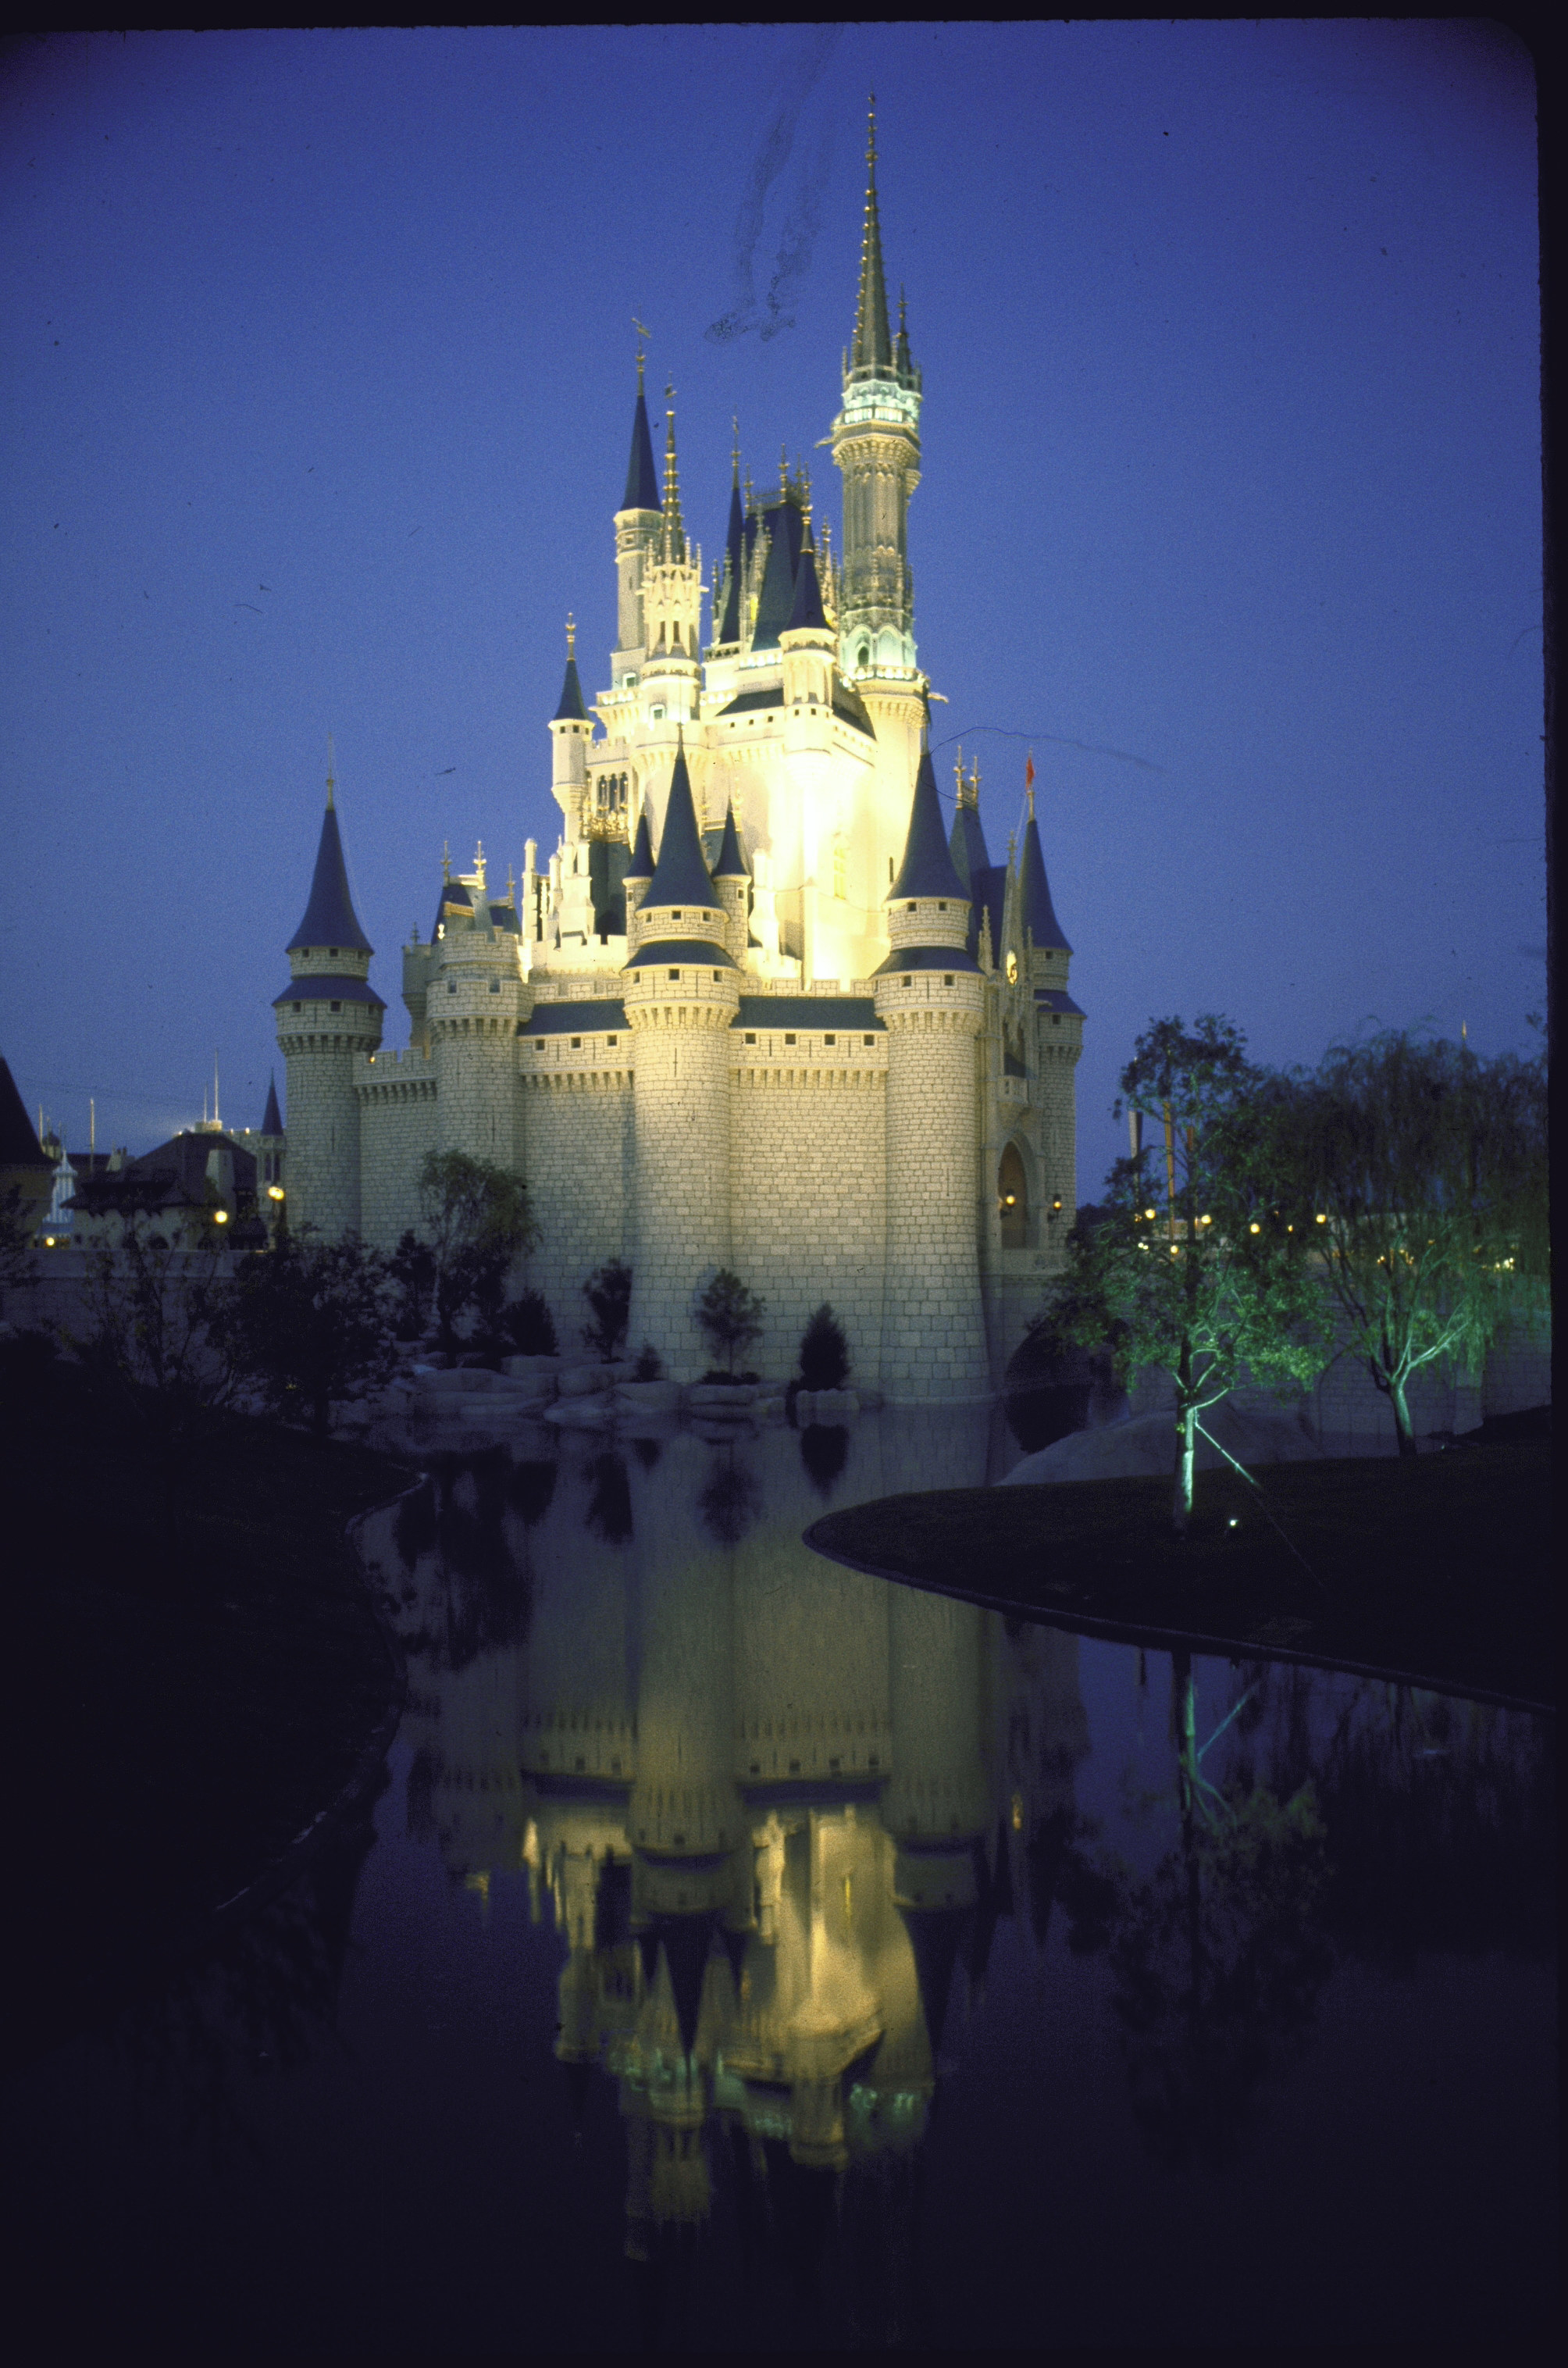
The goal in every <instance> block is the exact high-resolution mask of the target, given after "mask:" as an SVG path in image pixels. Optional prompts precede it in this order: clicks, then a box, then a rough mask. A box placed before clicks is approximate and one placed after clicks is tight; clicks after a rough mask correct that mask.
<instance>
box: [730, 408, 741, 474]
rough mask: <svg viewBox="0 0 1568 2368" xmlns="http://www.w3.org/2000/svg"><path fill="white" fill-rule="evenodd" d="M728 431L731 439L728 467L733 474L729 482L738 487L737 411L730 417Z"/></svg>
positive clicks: (738, 415) (739, 418)
mask: <svg viewBox="0 0 1568 2368" xmlns="http://www.w3.org/2000/svg"><path fill="white" fill-rule="evenodd" d="M730 429H731V435H732V438H733V440H732V442H731V445H730V467H731V469H732V470H733V472H734V473H733V478H732V481H731V482H732V483H733V484H737V485H738V484H740V482H741V415H740V413H739V412H738V411H737V412H735V413H734V414H733V416H732V417H731V420H730Z"/></svg>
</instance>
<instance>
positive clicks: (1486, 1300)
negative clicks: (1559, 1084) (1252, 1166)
mask: <svg viewBox="0 0 1568 2368" xmlns="http://www.w3.org/2000/svg"><path fill="white" fill-rule="evenodd" d="M1293 1083H1294V1092H1293V1094H1292V1096H1291V1097H1290V1101H1289V1103H1288V1104H1287V1106H1286V1107H1285V1109H1284V1110H1283V1113H1282V1115H1283V1119H1284V1133H1285V1150H1286V1158H1285V1161H1284V1172H1285V1173H1286V1175H1287V1177H1288V1178H1289V1179H1290V1189H1291V1199H1290V1210H1291V1213H1292V1216H1293V1219H1294V1222H1295V1224H1296V1225H1297V1227H1298V1229H1299V1230H1301V1231H1304V1232H1308V1233H1310V1234H1311V1235H1312V1236H1313V1238H1314V1240H1315V1244H1316V1247H1317V1248H1318V1249H1319V1251H1320V1252H1321V1254H1322V1258H1323V1260H1324V1271H1325V1273H1326V1277H1327V1281H1328V1285H1329V1288H1330V1291H1331V1292H1332V1294H1333V1297H1334V1300H1335V1303H1336V1304H1337V1306H1338V1308H1339V1310H1340V1312H1341V1314H1342V1315H1343V1316H1344V1318H1345V1322H1346V1326H1347V1328H1348V1331H1349V1335H1350V1338H1351V1341H1352V1343H1353V1344H1354V1347H1355V1349H1356V1350H1357V1352H1358V1355H1360V1356H1361V1357H1362V1358H1363V1359H1364V1360H1365V1361H1366V1366H1367V1370H1368V1372H1369V1374H1370V1375H1371V1378H1372V1381H1373V1383H1374V1384H1375V1386H1376V1387H1377V1388H1378V1389H1379V1390H1381V1392H1382V1393H1383V1395H1384V1396H1385V1397H1386V1398H1387V1399H1388V1401H1389V1404H1390V1406H1391V1407H1392V1412H1393V1419H1394V1429H1395V1432H1396V1435H1397V1438H1398V1442H1399V1452H1400V1453H1401V1454H1402V1455H1414V1454H1415V1433H1414V1431H1413V1429H1412V1428H1411V1420H1410V1407H1409V1403H1408V1395H1407V1394H1408V1391H1409V1386H1410V1383H1411V1380H1412V1377H1413V1376H1414V1375H1415V1373H1417V1372H1420V1371H1421V1370H1422V1369H1423V1368H1424V1367H1426V1366H1429V1365H1437V1364H1449V1365H1451V1364H1453V1363H1455V1362H1458V1363H1462V1364H1463V1365H1465V1366H1467V1367H1468V1368H1469V1369H1470V1370H1471V1371H1474V1370H1476V1369H1477V1368H1478V1367H1479V1366H1480V1364H1481V1362H1482V1360H1483V1358H1484V1356H1485V1353H1486V1350H1487V1349H1488V1347H1489V1346H1490V1344H1491V1342H1492V1341H1493V1339H1494V1338H1495V1336H1496V1334H1497V1332H1498V1331H1499V1329H1500V1328H1501V1327H1502V1326H1504V1325H1506V1323H1507V1322H1508V1321H1509V1319H1510V1318H1511V1317H1514V1316H1517V1315H1526V1314H1528V1312H1529V1311H1530V1310H1531V1309H1532V1308H1534V1307H1537V1306H1539V1305H1540V1304H1543V1303H1544V1300H1545V1296H1546V1292H1547V1288H1548V1280H1549V1274H1550V1254H1549V1245H1548V1235H1547V1212H1548V1198H1547V1134H1546V1075H1545V1068H1544V1064H1543V1063H1541V1062H1540V1061H1539V1060H1537V1061H1522V1060H1520V1059H1519V1058H1518V1057H1517V1054H1515V1053H1502V1054H1499V1055H1498V1056H1497V1057H1496V1058H1494V1059H1491V1060H1486V1059H1483V1058H1481V1057H1480V1056H1478V1055H1477V1054H1476V1053H1472V1052H1471V1050H1470V1048H1469V1046H1468V1045H1467V1044H1465V1043H1462V1042H1461V1043H1459V1044H1455V1043H1452V1042H1445V1041H1444V1040H1442V1039H1440V1038H1437V1037H1431V1036H1426V1035H1422V1034H1419V1033H1412V1032H1411V1031H1410V1030H1403V1029H1399V1030H1390V1031H1388V1032H1386V1033H1384V1034H1382V1035H1379V1036H1375V1037H1373V1038H1371V1039H1369V1041H1367V1042H1362V1043H1358V1044H1336V1045H1335V1046H1334V1047H1333V1049H1332V1050H1331V1051H1330V1052H1329V1053H1327V1054H1326V1056H1325V1057H1324V1061H1323V1063H1322V1064H1321V1066H1320V1067H1319V1068H1318V1070H1317V1071H1316V1073H1315V1074H1314V1075H1312V1076H1297V1077H1296V1078H1295V1080H1294V1081H1293Z"/></svg>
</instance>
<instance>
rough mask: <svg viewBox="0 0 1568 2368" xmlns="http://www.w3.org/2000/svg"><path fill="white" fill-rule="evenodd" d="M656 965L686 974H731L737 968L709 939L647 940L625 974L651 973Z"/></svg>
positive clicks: (718, 945)
mask: <svg viewBox="0 0 1568 2368" xmlns="http://www.w3.org/2000/svg"><path fill="white" fill-rule="evenodd" d="M659 962H668V963H669V965H670V967H671V969H672V970H673V969H675V968H676V967H677V966H679V965H683V964H684V966H685V967H686V969H687V970H734V969H736V968H737V967H738V965H737V964H736V962H734V961H733V959H732V957H731V956H730V955H729V954H728V953H726V952H725V951H724V949H723V947H722V945H720V944H719V943H718V941H717V940H716V939H711V938H651V939H649V941H648V943H647V944H646V945H645V946H639V947H638V949H637V951H636V952H635V953H634V954H633V955H632V957H631V961H630V962H625V963H623V964H622V968H623V969H625V970H651V969H653V967H654V966H655V964H657V963H659Z"/></svg>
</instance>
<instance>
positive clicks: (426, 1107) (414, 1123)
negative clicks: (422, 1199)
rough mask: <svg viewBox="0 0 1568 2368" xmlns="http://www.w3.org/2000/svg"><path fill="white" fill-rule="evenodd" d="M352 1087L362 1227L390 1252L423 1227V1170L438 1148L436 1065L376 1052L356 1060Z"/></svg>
mask: <svg viewBox="0 0 1568 2368" xmlns="http://www.w3.org/2000/svg"><path fill="white" fill-rule="evenodd" d="M354 1083H355V1091H356V1093H357V1095H358V1103H359V1159H360V1179H361V1180H360V1190H359V1224H360V1228H361V1231H362V1233H363V1235H364V1238H365V1239H366V1241H367V1242H369V1245H370V1247H371V1248H372V1249H378V1250H390V1249H393V1248H395V1247H396V1246H397V1243H398V1241H399V1239H400V1237H401V1236H402V1235H403V1234H404V1233H405V1232H408V1231H410V1230H413V1231H415V1232H417V1230H418V1227H419V1217H420V1212H419V1171H420V1169H421V1167H423V1166H424V1164H425V1160H426V1156H427V1154H429V1153H430V1152H432V1151H434V1150H435V1148H436V1120H437V1107H436V1064H435V1063H434V1062H433V1061H432V1060H431V1059H430V1058H429V1057H428V1055H427V1054H425V1053H416V1052H413V1051H409V1052H406V1053H377V1054H376V1056H375V1058H374V1060H373V1061H358V1062H356V1064H355V1075H354Z"/></svg>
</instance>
